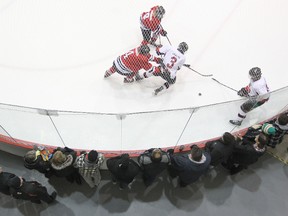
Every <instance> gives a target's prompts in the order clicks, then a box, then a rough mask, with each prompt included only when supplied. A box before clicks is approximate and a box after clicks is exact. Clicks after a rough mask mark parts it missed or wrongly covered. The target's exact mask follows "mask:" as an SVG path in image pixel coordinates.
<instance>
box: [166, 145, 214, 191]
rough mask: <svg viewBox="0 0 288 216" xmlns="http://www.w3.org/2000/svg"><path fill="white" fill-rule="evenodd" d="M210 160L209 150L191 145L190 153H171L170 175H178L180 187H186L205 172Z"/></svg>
mask: <svg viewBox="0 0 288 216" xmlns="http://www.w3.org/2000/svg"><path fill="white" fill-rule="evenodd" d="M210 161H211V157H210V154H209V152H207V151H202V149H200V148H199V147H198V146H197V145H192V147H191V151H190V154H181V155H173V154H172V155H171V167H170V176H171V177H172V178H173V177H176V176H178V177H179V183H180V187H186V186H187V185H189V184H191V183H193V182H196V181H197V180H198V179H199V178H200V177H201V176H202V175H203V174H204V173H206V172H207V170H208V168H209V165H210Z"/></svg>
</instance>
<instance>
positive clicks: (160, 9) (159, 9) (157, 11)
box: [155, 6, 165, 19]
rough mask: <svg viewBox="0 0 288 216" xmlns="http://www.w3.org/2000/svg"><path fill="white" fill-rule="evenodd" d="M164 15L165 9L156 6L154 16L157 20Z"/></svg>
mask: <svg viewBox="0 0 288 216" xmlns="http://www.w3.org/2000/svg"><path fill="white" fill-rule="evenodd" d="M164 14H165V9H164V7H163V6H158V7H157V9H156V13H155V16H156V17H157V18H158V19H162V18H163V16H164Z"/></svg>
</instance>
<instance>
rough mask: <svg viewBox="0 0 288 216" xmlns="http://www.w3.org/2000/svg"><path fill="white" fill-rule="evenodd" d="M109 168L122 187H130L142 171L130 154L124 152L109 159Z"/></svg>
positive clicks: (114, 180) (113, 177)
mask: <svg viewBox="0 0 288 216" xmlns="http://www.w3.org/2000/svg"><path fill="white" fill-rule="evenodd" d="M107 167H108V170H109V171H110V172H111V173H112V180H113V182H116V181H118V182H119V185H120V189H124V188H126V187H127V186H128V187H129V188H130V186H131V183H132V182H133V180H134V178H135V177H136V176H137V175H138V173H139V171H140V167H139V165H138V164H137V163H136V162H135V161H134V160H132V159H131V158H130V157H129V155H128V154H122V155H120V156H116V157H113V158H109V159H108V160H107Z"/></svg>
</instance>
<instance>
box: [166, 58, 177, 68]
mask: <svg viewBox="0 0 288 216" xmlns="http://www.w3.org/2000/svg"><path fill="white" fill-rule="evenodd" d="M176 62H177V58H176V57H175V56H172V57H171V60H170V63H167V67H168V68H169V69H171V68H172V67H173V66H174V64H175V63H176Z"/></svg>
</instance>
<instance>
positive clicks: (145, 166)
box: [138, 148, 170, 186]
mask: <svg viewBox="0 0 288 216" xmlns="http://www.w3.org/2000/svg"><path fill="white" fill-rule="evenodd" d="M138 163H139V164H140V167H141V168H142V171H143V181H144V184H145V185H146V186H149V185H151V184H152V183H153V182H154V181H155V179H156V177H157V176H158V175H159V174H161V173H162V172H163V171H164V170H165V169H166V168H167V167H168V164H169V163H170V158H169V156H168V154H167V153H166V152H164V151H162V150H161V149H159V148H151V149H148V150H147V151H145V152H144V153H143V154H141V155H140V156H139V157H138Z"/></svg>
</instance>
